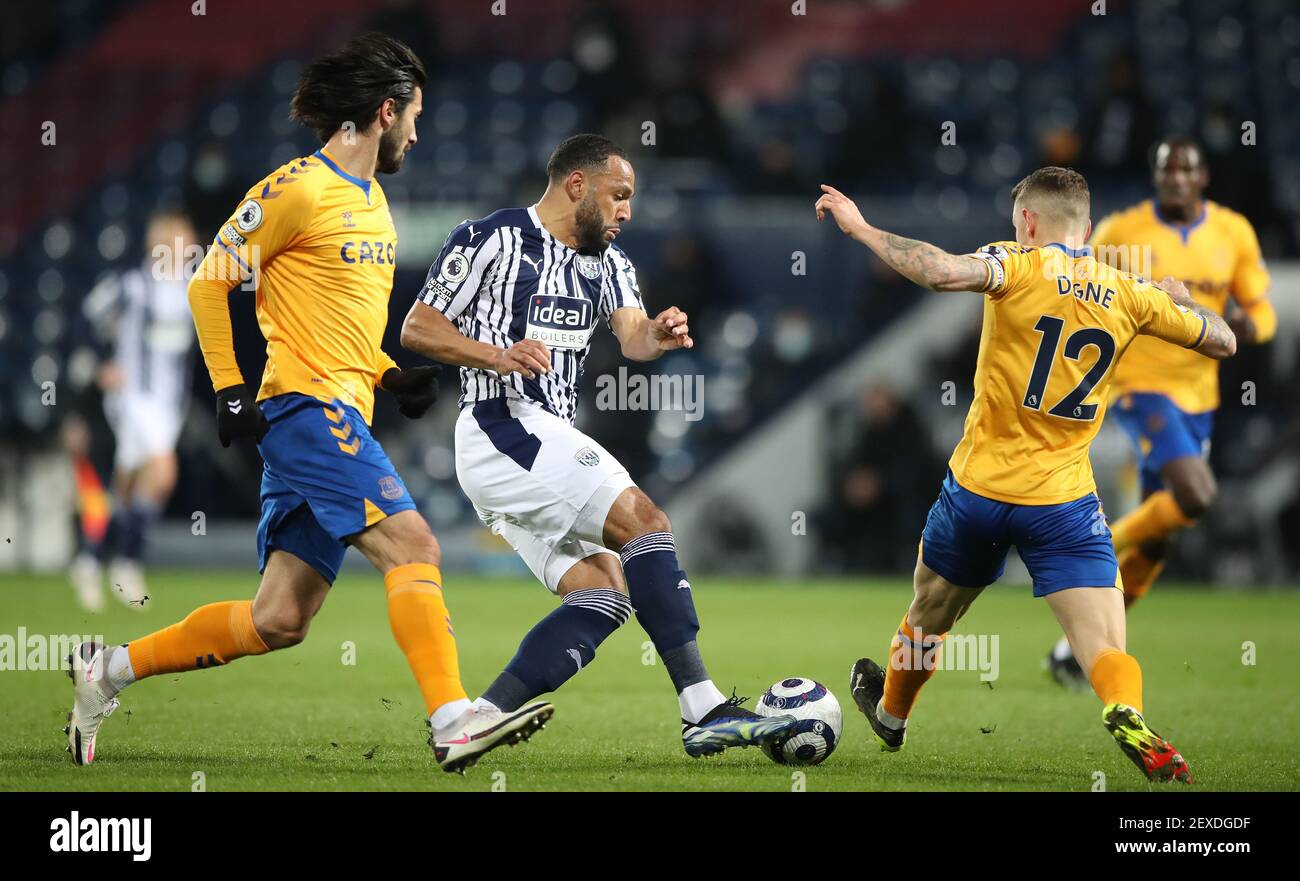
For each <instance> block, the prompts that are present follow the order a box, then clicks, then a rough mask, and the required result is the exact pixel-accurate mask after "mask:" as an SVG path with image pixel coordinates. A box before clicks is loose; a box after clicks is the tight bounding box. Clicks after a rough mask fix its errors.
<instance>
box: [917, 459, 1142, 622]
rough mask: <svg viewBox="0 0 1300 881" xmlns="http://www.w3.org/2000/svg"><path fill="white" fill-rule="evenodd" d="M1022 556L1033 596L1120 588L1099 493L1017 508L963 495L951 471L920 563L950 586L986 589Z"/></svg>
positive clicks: (933, 511) (923, 544) (967, 492)
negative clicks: (1014, 554) (1013, 553)
mask: <svg viewBox="0 0 1300 881" xmlns="http://www.w3.org/2000/svg"><path fill="white" fill-rule="evenodd" d="M1012 545H1015V546H1016V550H1017V551H1018V552H1019V553H1020V559H1021V560H1023V561H1024V563H1025V566H1026V568H1028V569H1029V575H1030V576H1031V577H1032V578H1033V580H1034V596H1036V597H1041V596H1046V595H1047V594H1049V593H1055V592H1056V591H1058V590H1065V589H1066V588H1071V587H1115V586H1116V585H1117V584H1118V583H1119V566H1118V564H1117V563H1116V562H1115V549H1114V547H1113V546H1112V545H1111V543H1110V527H1109V526H1107V525H1106V515H1105V514H1103V513H1102V510H1101V502H1100V501H1099V500H1098V499H1097V495H1096V493H1089V494H1088V495H1086V496H1084V497H1083V498H1079V499H1075V500H1074V501H1072V502H1064V503H1062V504H1060V505H1013V504H1010V503H1008V502H999V501H995V500H993V499H989V498H985V497H984V496H981V495H979V494H977V493H973V492H971V491H970V490H968V489H965V488H963V487H962V486H961V485H960V484H958V483H957V481H956V480H955V479H954V478H953V476H952V472H951V471H949V472H948V477H947V479H945V480H944V482H943V489H942V490H940V492H939V498H938V500H937V501H935V503H934V504H933V505H932V506H931V507H930V514H929V516H927V517H926V520H925V531H924V532H923V533H922V534H921V562H923V563H925V565H926V566H928V567H930V568H931V569H932V570H934V571H935V572H937V573H939V574H940V575H942V576H943V577H944V578H946V579H947V580H949V581H951V582H952V583H953V584H957V585H961V586H962V587H986V586H988V585H990V584H992V583H993V582H995V581H997V580H998V579H999V578H1001V577H1002V572H1003V570H1004V569H1005V568H1006V562H1007V551H1008V550H1009V549H1010V547H1011V546H1012Z"/></svg>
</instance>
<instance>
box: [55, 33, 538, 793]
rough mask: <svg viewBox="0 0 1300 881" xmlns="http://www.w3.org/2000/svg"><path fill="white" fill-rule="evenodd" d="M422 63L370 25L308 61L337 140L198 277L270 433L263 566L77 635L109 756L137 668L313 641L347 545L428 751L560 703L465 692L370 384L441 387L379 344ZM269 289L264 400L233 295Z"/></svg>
mask: <svg viewBox="0 0 1300 881" xmlns="http://www.w3.org/2000/svg"><path fill="white" fill-rule="evenodd" d="M424 81H425V73H424V67H423V65H422V64H421V63H420V60H419V59H418V58H417V57H416V56H415V55H414V54H413V53H412V52H411V50H410V49H409V48H407V47H406V46H405V45H404V44H402V43H400V42H399V41H397V40H394V39H392V38H391V37H387V36H384V35H383V34H367V35H365V36H362V37H359V38H357V39H356V40H353V41H352V42H351V43H349V44H348V45H347V46H345V47H344V48H343V49H342V50H341V51H340V52H338V53H336V54H334V55H330V56H327V57H325V58H322V59H319V60H317V61H315V62H313V63H312V64H310V65H308V67H307V68H306V70H305V71H304V73H303V77H302V80H301V81H300V83H299V85H298V89H297V91H296V93H295V94H294V98H293V116H294V117H295V118H297V119H298V120H300V121H302V122H304V123H305V124H306V125H308V126H310V127H311V128H312V129H313V130H314V131H315V132H316V133H317V135H319V137H320V139H321V141H322V142H323V144H324V146H323V147H322V148H321V149H320V150H318V151H316V152H315V153H313V154H312V155H310V156H305V157H302V158H300V159H295V160H293V161H292V162H289V163H288V164H286V165H283V166H281V167H280V168H279V169H277V170H275V171H273V172H272V173H271V174H270V175H269V176H267V177H266V178H265V179H263V180H262V181H260V182H259V183H257V184H256V185H254V186H253V187H252V188H251V189H250V190H249V191H248V194H247V197H246V198H245V200H244V201H243V202H242V203H241V204H240V205H239V206H238V207H237V208H236V209H235V212H234V214H233V215H232V216H231V218H230V221H229V222H228V223H226V224H225V225H224V226H223V227H222V228H221V230H220V232H219V233H218V234H217V238H216V241H214V242H213V245H212V248H211V249H210V250H209V251H208V254H207V256H206V257H205V258H204V261H203V263H202V264H201V265H200V266H199V268H198V270H197V271H196V272H195V274H194V277H193V279H192V280H191V281H190V285H189V300H190V307H191V309H192V311H193V313H194V322H195V326H196V327H197V329H198V337H199V344H200V347H201V348H202V350H203V358H204V361H205V362H206V363H207V366H208V372H209V373H210V374H211V376H212V386H213V389H214V390H215V391H216V392H217V426H218V434H219V437H220V440H221V443H222V445H223V446H229V445H230V442H231V441H232V440H234V439H236V438H240V437H251V438H253V439H255V440H256V441H258V451H259V452H260V453H261V454H262V459H263V460H264V462H265V468H264V470H263V474H262V520H261V523H260V525H259V526H258V531H257V544H258V553H259V556H260V558H261V572H262V581H261V584H260V586H259V587H258V590H257V595H256V596H255V597H254V598H253V599H252V600H251V601H249V600H238V601H232V602H221V603H211V604H209V605H206V606H202V607H200V608H198V609H195V610H194V611H193V612H191V613H190V615H189V616H188V617H187V618H185V619H184V620H183V621H180V622H178V623H176V624H173V625H171V626H170V627H166V628H164V629H162V630H159V631H157V632H155V633H151V634H149V635H147V636H144V637H141V638H139V639H135V640H132V641H131V642H130V643H128V644H126V645H122V646H103V645H100V644H98V643H94V642H85V643H82V644H81V645H79V646H78V647H77V649H76V651H74V652H73V654H72V656H71V658H70V659H69V668H70V670H69V672H70V675H71V676H72V680H73V686H74V689H75V696H74V702H73V708H72V712H71V713H70V714H69V717H68V721H69V725H68V728H67V735H68V750H69V751H70V752H71V753H72V755H73V759H74V760H75V761H76V762H77V764H79V765H84V764H89V763H90V762H92V761H93V760H94V758H95V741H96V737H97V735H98V731H99V727H100V725H101V723H102V722H103V720H104V718H105V717H106V716H107V715H108V714H109V713H111V712H112V711H113V710H114V709H115V708H116V707H117V705H118V697H117V695H118V693H119V692H120V691H121V690H122V689H123V688H125V687H126V686H128V685H131V684H132V683H134V682H136V681H137V680H139V679H144V678H146V677H150V676H157V675H159V674H163V673H179V672H184V671H189V670H202V669H206V668H209V667H217V666H221V665H223V664H227V663H229V662H230V661H233V660H235V659H236V658H241V657H244V656H245V655H259V654H263V653H265V652H269V651H273V650H275V649H282V648H288V647H290V646H293V645H296V644H298V643H299V642H301V641H302V640H303V638H304V636H305V635H306V633H307V628H308V626H309V625H310V623H311V619H312V617H313V616H314V615H315V614H316V612H317V610H319V609H320V606H321V604H322V603H323V602H324V601H325V595H326V593H327V592H328V591H329V588H330V586H331V585H332V584H333V582H334V579H335V577H336V576H337V575H338V570H339V566H340V565H341V564H342V562H343V555H344V552H345V551H346V549H347V546H348V545H352V546H353V547H356V548H357V549H358V550H360V551H361V553H362V554H364V555H365V557H366V558H367V559H368V560H370V562H371V563H372V564H373V565H374V566H375V568H376V569H378V570H379V571H380V573H381V574H383V576H384V587H385V589H386V591H387V597H388V618H389V622H390V624H391V626H392V630H393V636H394V637H395V638H396V640H397V643H398V645H399V646H400V647H401V649H402V651H403V653H404V654H405V655H406V658H407V662H408V663H409V665H410V667H411V671H412V673H413V674H414V675H415V679H416V682H417V684H418V685H419V687H420V691H421V694H422V695H423V697H424V701H425V706H426V708H427V710H428V713H429V724H430V727H431V729H432V735H431V736H430V738H429V742H430V745H431V746H432V747H433V752H434V756H435V758H436V760H437V762H438V763H439V765H441V766H442V768H443V769H444V770H447V771H459V770H463V769H464V768H465V767H467V766H468V765H472V764H473V763H474V762H475V761H477V759H478V758H479V757H480V756H481V755H482V754H483V753H485V752H487V751H488V750H490V749H493V748H494V747H496V746H498V745H500V744H503V743H514V742H516V741H518V740H520V739H526V738H527V737H528V736H529V735H531V733H532V732H533V731H534V730H535V729H536V728H538V727H541V726H542V725H543V724H544V723H545V721H546V720H547V719H548V718H549V717H550V715H551V712H552V711H551V707H550V704H547V703H545V702H535V703H533V704H530V705H529V706H527V707H521V708H519V709H518V710H517V711H516V712H513V713H501V712H495V713H493V712H487V711H483V710H480V709H476V708H474V707H472V706H471V704H470V702H469V700H468V699H467V697H466V694H465V689H464V688H463V687H462V685H461V680H460V670H459V662H458V657H457V651H456V638H455V636H454V635H453V633H452V628H451V619H450V617H449V615H448V612H447V606H446V603H445V602H444V601H443V597H442V576H441V574H440V572H439V568H438V564H439V560H440V552H439V548H438V543H437V540H436V539H435V538H434V537H433V533H432V532H430V531H429V527H428V525H427V524H426V523H425V522H424V519H423V518H422V517H421V516H420V515H419V514H418V513H417V512H416V510H415V503H414V502H413V501H412V500H411V496H410V494H409V493H408V492H407V491H406V487H405V485H404V484H403V483H402V479H401V478H400V477H399V476H398V474H397V472H396V470H395V469H394V468H393V464H392V462H390V461H389V459H388V456H387V455H386V454H385V453H384V450H383V448H382V447H381V446H380V445H379V443H378V441H376V440H375V439H374V438H373V437H372V436H371V434H370V428H369V426H370V421H371V413H372V409H373V404H374V389H375V388H376V387H379V388H383V389H385V390H387V391H389V392H391V393H392V394H393V395H394V396H395V397H396V398H397V400H398V403H399V407H400V409H401V411H402V413H403V414H404V415H406V416H408V417H411V418H419V417H420V416H421V415H423V413H424V412H425V410H427V409H428V408H429V406H431V405H432V404H433V401H434V399H435V397H436V394H437V386H436V368H434V367H416V368H412V369H409V370H402V369H400V368H399V367H398V366H397V365H396V364H395V363H394V362H393V359H392V358H390V357H389V356H388V355H386V354H385V353H384V352H383V350H382V349H381V348H380V342H381V340H382V338H383V334H384V327H385V325H386V324H387V323H388V298H389V295H390V293H391V291H392V285H393V261H394V256H395V253H396V248H397V234H396V231H395V229H394V227H393V220H392V217H391V216H390V215H389V212H388V204H387V201H386V200H385V198H384V191H383V188H382V187H380V185H379V182H378V180H376V179H375V175H376V173H381V174H391V173H393V172H396V171H397V170H398V169H399V168H400V167H401V165H402V160H403V158H404V157H405V155H406V153H407V152H408V151H409V150H410V149H411V147H413V146H414V145H415V142H416V135H415V121H416V119H417V118H418V117H419V115H420V111H421V108H422V88H423V86H424ZM245 280H248V281H251V283H252V284H254V285H255V286H256V290H257V319H258V323H259V324H260V325H261V329H262V333H263V335H264V336H265V337H266V354H267V360H266V370H265V372H264V373H263V375H262V384H261V390H260V391H259V392H258V394H257V397H256V399H254V398H253V396H252V395H251V394H250V393H249V391H248V389H247V387H246V386H245V385H244V379H243V376H242V375H241V374H240V372H239V367H238V366H237V364H236V362H235V352H234V347H233V343H232V340H231V324H230V315H229V312H228V306H227V294H228V293H229V291H230V290H231V289H232V288H234V287H235V286H236V285H238V284H240V283H241V281H245Z"/></svg>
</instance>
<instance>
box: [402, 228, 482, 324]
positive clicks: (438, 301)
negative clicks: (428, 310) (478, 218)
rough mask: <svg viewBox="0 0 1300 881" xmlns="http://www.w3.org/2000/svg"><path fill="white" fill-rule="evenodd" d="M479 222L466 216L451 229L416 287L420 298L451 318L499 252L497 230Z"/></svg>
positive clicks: (471, 297)
mask: <svg viewBox="0 0 1300 881" xmlns="http://www.w3.org/2000/svg"><path fill="white" fill-rule="evenodd" d="M476 226H478V227H480V228H478V229H476V228H475V227H476ZM481 226H482V224H481V223H479V222H475V221H469V220H466V221H465V222H464V223H462V224H461V225H460V226H458V227H456V228H455V229H453V230H452V231H451V235H449V236H447V241H446V242H445V243H443V246H442V250H441V251H440V252H439V253H438V259H436V260H435V261H434V262H433V265H432V266H430V267H429V274H428V276H426V277H425V280H424V287H423V288H421V289H420V295H419V297H418V299H419V300H420V302H422V303H424V304H425V305H427V306H432V307H433V308H435V309H437V310H438V311H439V312H441V313H442V314H443V315H446V316H447V318H449V319H451V320H453V321H454V320H455V319H456V318H458V317H459V316H460V314H461V313H462V312H464V311H465V309H466V307H467V306H469V304H470V303H471V302H473V301H474V298H475V297H477V296H478V292H479V286H480V285H481V284H482V283H483V278H484V276H485V275H487V272H488V270H489V269H490V268H491V266H492V265H493V264H494V263H495V261H496V260H497V258H498V257H499V256H500V254H501V234H500V232H499V231H491V232H487V231H484V230H483V229H481Z"/></svg>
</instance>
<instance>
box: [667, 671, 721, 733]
mask: <svg viewBox="0 0 1300 881" xmlns="http://www.w3.org/2000/svg"><path fill="white" fill-rule="evenodd" d="M726 700H727V698H726V696H725V695H724V694H723V693H722V692H720V691H718V687H717V686H716V685H714V684H713V680H712V679H705V680H704V681H703V682H697V683H695V684H694V685H688V686H686V687H685V688H684V689H682V693H681V694H679V695H677V703H678V705H680V706H681V708H682V718H683V719H685V720H686V721H687V722H690V723H691V724H692V725H693V724H695V723H696V722H698V721H700V720H701V719H703V718H704V717H705V716H706V715H708V712H709V710H711V709H713V708H714V707H716V706H717V705H718V704H721V703H725V702H726Z"/></svg>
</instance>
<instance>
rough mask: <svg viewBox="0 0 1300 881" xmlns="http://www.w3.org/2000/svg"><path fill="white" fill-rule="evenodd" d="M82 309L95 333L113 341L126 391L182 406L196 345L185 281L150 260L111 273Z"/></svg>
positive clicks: (171, 406) (170, 405)
mask: <svg viewBox="0 0 1300 881" xmlns="http://www.w3.org/2000/svg"><path fill="white" fill-rule="evenodd" d="M83 310H84V312H85V315H86V318H87V319H88V320H89V321H90V323H91V324H92V326H94V328H95V329H96V335H97V336H98V337H99V338H100V339H101V340H103V341H104V342H106V343H111V346H112V351H113V354H112V359H113V361H114V362H116V363H117V366H118V368H119V369H120V370H121V371H122V388H121V393H122V394H124V395H128V396H131V397H147V398H150V399H151V400H154V401H157V402H159V403H160V404H161V405H162V406H163V408H164V409H168V410H180V409H182V408H183V407H184V404H185V402H186V401H187V400H188V395H189V388H190V364H191V360H190V359H191V353H192V351H193V349H194V322H193V320H192V319H191V318H190V303H189V299H188V297H187V296H186V292H185V282H184V281H176V280H169V279H166V278H161V277H160V278H155V277H154V274H153V273H152V271H151V270H150V268H149V267H148V266H145V267H141V268H139V269H131V270H127V271H126V272H121V273H113V274H111V275H109V276H107V277H106V278H105V279H104V280H103V281H101V282H100V283H99V284H97V285H96V286H95V287H94V288H93V289H92V290H91V292H90V293H89V294H88V295H87V296H86V301H85V304H84V306H83Z"/></svg>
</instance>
